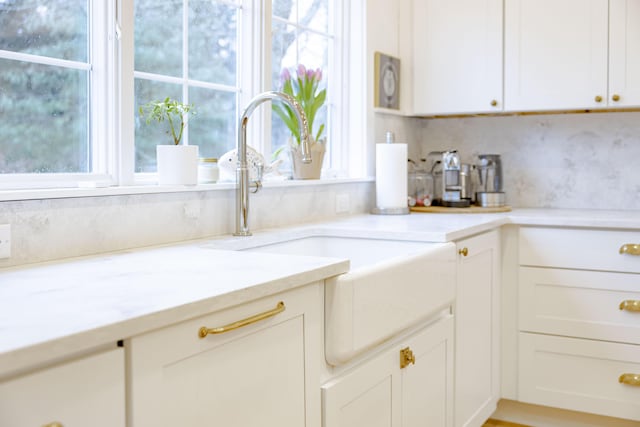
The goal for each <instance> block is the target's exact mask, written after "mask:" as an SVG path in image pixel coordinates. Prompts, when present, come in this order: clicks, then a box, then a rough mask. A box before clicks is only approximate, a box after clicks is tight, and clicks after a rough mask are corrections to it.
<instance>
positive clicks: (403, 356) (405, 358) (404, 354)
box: [400, 347, 416, 369]
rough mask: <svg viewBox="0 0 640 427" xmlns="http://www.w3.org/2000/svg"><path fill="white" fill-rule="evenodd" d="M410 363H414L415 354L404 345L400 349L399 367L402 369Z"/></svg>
mask: <svg viewBox="0 0 640 427" xmlns="http://www.w3.org/2000/svg"><path fill="white" fill-rule="evenodd" d="M410 364H413V365H415V364H416V356H415V355H414V354H413V351H411V349H410V348H409V347H405V348H403V349H402V350H400V369H404V368H406V367H407V366H409V365H410Z"/></svg>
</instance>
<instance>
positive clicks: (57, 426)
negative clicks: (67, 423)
mask: <svg viewBox="0 0 640 427" xmlns="http://www.w3.org/2000/svg"><path fill="white" fill-rule="evenodd" d="M42 427H64V426H63V425H62V423H59V422H57V421H54V422H52V423H49V424H45V425H43V426H42Z"/></svg>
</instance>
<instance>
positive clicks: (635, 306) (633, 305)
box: [620, 299, 640, 312]
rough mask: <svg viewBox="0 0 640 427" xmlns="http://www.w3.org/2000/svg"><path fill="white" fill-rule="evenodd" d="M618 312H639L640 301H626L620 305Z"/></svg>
mask: <svg viewBox="0 0 640 427" xmlns="http://www.w3.org/2000/svg"><path fill="white" fill-rule="evenodd" d="M620 310H627V311H633V312H640V301H638V300H632V299H626V300H624V301H622V302H621V303H620Z"/></svg>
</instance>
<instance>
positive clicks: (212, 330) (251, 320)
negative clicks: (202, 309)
mask: <svg viewBox="0 0 640 427" xmlns="http://www.w3.org/2000/svg"><path fill="white" fill-rule="evenodd" d="M285 309H286V307H285V306H284V302H282V301H280V302H279V303H278V305H276V308H274V309H273V310H269V311H265V312H264V313H259V314H255V315H253V316H251V317H247V318H246V319H242V320H238V321H237V322H233V323H229V324H228V325H224V326H219V327H217V328H207V327H206V326H203V327H202V328H200V329H199V330H198V336H199V337H200V338H204V337H206V336H207V335H210V334H211V335H215V334H224V333H225V332H229V331H233V330H234V329H238V328H242V327H243V326H247V325H251V324H252V323H256V322H259V321H261V320H264V319H268V318H269V317H273V316H275V315H276V314H280V313H282V312H283V311H284V310H285Z"/></svg>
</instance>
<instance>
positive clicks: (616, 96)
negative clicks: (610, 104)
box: [611, 93, 620, 102]
mask: <svg viewBox="0 0 640 427" xmlns="http://www.w3.org/2000/svg"><path fill="white" fill-rule="evenodd" d="M611 99H612V100H613V101H614V102H618V101H620V95H618V94H617V93H615V94H613V96H612V97H611Z"/></svg>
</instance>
